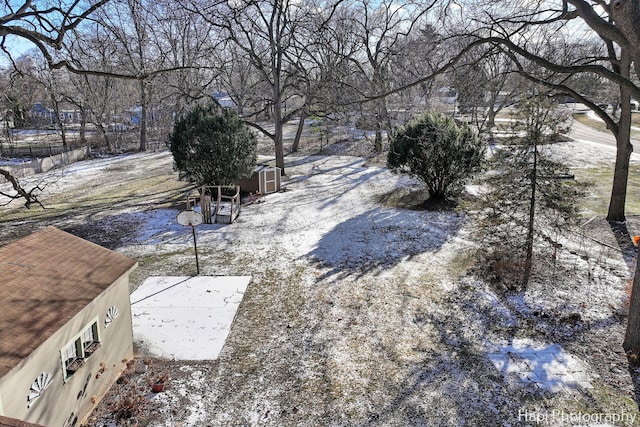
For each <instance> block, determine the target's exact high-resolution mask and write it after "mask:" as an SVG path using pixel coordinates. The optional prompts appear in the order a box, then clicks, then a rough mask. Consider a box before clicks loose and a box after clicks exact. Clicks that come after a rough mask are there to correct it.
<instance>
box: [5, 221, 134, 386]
mask: <svg viewBox="0 0 640 427" xmlns="http://www.w3.org/2000/svg"><path fill="white" fill-rule="evenodd" d="M136 266H137V262H136V261H135V260H133V259H131V258H128V257H126V256H124V255H122V254H119V253H117V252H114V251H111V250H109V249H105V248H103V247H101V246H98V245H96V244H94V243H91V242H88V241H86V240H84V239H81V238H79V237H76V236H74V235H72V234H69V233H66V232H64V231H61V230H58V229H57V228H54V227H47V228H44V229H42V230H40V231H37V232H35V233H33V234H31V235H29V236H26V237H24V238H22V239H20V240H17V241H15V242H13V243H10V244H8V245H5V246H2V247H0V272H2V274H1V275H0V302H1V304H2V309H1V310H0V377H2V376H4V375H5V374H6V373H7V372H9V371H10V370H11V369H13V368H14V367H15V366H17V365H18V364H19V363H20V362H21V361H22V360H23V359H24V358H25V357H27V356H28V355H29V354H31V352H32V351H33V350H35V349H36V348H37V347H38V346H40V344H42V343H43V342H44V341H45V340H47V339H48V338H49V337H51V335H53V334H54V333H55V332H56V331H57V330H59V329H60V328H61V327H62V326H63V325H64V324H66V323H67V322H68V321H69V320H70V319H71V318H72V317H73V316H75V315H76V314H77V313H79V312H80V311H81V310H82V309H83V308H84V307H86V306H87V305H88V304H89V303H90V302H91V301H93V300H94V299H95V298H96V297H97V296H98V295H100V294H101V293H102V292H103V291H104V290H105V289H107V288H108V287H109V286H111V285H112V284H113V282H115V281H116V280H117V279H118V278H119V277H121V276H122V275H124V274H126V273H129V272H130V271H131V270H132V269H134V268H135V267H136Z"/></svg>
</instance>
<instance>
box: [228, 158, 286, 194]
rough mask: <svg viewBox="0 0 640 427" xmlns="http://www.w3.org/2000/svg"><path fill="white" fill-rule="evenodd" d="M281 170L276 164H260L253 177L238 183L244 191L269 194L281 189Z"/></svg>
mask: <svg viewBox="0 0 640 427" xmlns="http://www.w3.org/2000/svg"><path fill="white" fill-rule="evenodd" d="M280 174H281V170H280V168H278V167H275V166H268V165H258V166H257V167H256V168H255V169H254V171H253V175H251V178H247V179H243V180H242V181H240V182H239V183H238V185H239V186H240V190H241V191H242V192H243V193H254V194H256V193H259V194H269V193H276V192H278V191H280Z"/></svg>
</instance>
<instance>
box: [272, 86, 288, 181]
mask: <svg viewBox="0 0 640 427" xmlns="http://www.w3.org/2000/svg"><path fill="white" fill-rule="evenodd" d="M273 124H274V132H273V143H274V146H275V151H276V153H275V154H276V167H279V168H280V174H281V175H285V172H284V142H283V140H282V139H283V136H282V134H283V131H282V127H283V123H282V105H281V104H280V99H279V98H277V99H276V102H275V103H274V105H273Z"/></svg>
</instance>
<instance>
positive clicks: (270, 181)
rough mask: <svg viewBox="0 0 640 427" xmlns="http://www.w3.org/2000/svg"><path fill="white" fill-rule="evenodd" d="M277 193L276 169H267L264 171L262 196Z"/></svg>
mask: <svg viewBox="0 0 640 427" xmlns="http://www.w3.org/2000/svg"><path fill="white" fill-rule="evenodd" d="M276 191H278V169H267V170H265V171H264V191H263V193H264V194H268V193H275V192H276Z"/></svg>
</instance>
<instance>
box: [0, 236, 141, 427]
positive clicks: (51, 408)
mask: <svg viewBox="0 0 640 427" xmlns="http://www.w3.org/2000/svg"><path fill="white" fill-rule="evenodd" d="M136 267H137V262H136V261H135V260H133V259H131V258H128V257H126V256H124V255H121V254H119V253H117V252H114V251H111V250H108V249H105V248H103V247H100V246H98V245H95V244H93V243H90V242H88V241H86V240H83V239H81V238H79V237H76V236H73V235H71V234H69V233H66V232H64V231H61V230H58V229H56V228H54V227H47V228H45V229H42V230H40V231H37V232H35V233H33V234H31V235H29V236H27V237H24V238H22V239H20V240H17V241H15V242H13V243H10V244H8V245H6V246H3V247H0V271H1V272H2V275H0V302H1V304H2V308H1V309H0V420H3V419H4V420H7V419H14V420H21V421H24V422H27V423H32V424H39V425H45V426H49V427H67V426H75V425H79V424H80V423H81V422H82V421H83V419H84V418H85V417H87V416H88V415H89V414H90V412H91V411H92V410H93V408H94V406H95V403H97V402H98V401H99V400H100V399H101V398H102V397H103V396H104V394H105V393H106V392H107V390H108V389H109V388H110V387H111V385H112V384H113V382H114V381H115V380H116V379H117V378H118V376H119V375H120V373H121V369H122V368H123V364H122V360H123V359H128V358H131V357H132V356H133V332H132V326H131V305H130V300H129V274H130V273H131V272H132V271H133V270H134V269H135V268H136ZM0 425H1V424H0ZM9 425H13V424H9ZM15 425H20V424H15ZM26 425H28V424H26Z"/></svg>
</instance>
